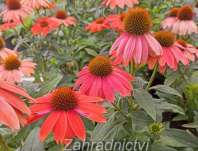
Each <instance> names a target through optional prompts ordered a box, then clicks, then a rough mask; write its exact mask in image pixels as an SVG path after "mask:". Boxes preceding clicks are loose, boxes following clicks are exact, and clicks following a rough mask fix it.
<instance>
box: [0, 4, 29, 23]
mask: <svg viewBox="0 0 198 151" xmlns="http://www.w3.org/2000/svg"><path fill="white" fill-rule="evenodd" d="M31 12H32V9H31V8H30V7H28V6H26V5H22V4H21V2H20V0H6V6H5V8H4V10H3V11H2V12H1V13H0V16H2V17H3V21H4V22H11V21H13V22H19V21H21V20H23V19H24V18H25V17H26V16H28V15H29V14H30V13H31Z"/></svg>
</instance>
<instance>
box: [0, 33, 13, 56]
mask: <svg viewBox="0 0 198 151" xmlns="http://www.w3.org/2000/svg"><path fill="white" fill-rule="evenodd" d="M9 54H16V52H15V51H14V50H10V49H8V48H6V43H5V40H4V39H3V37H0V59H2V58H5V57H6V56H8V55H9Z"/></svg>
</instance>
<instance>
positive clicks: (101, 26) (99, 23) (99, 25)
mask: <svg viewBox="0 0 198 151" xmlns="http://www.w3.org/2000/svg"><path fill="white" fill-rule="evenodd" d="M107 28H108V26H107V25H106V24H105V18H104V17H100V18H98V19H96V20H94V21H93V22H91V23H89V24H88V25H86V27H85V29H86V30H88V31H90V32H92V33H95V32H101V31H103V30H105V29H107Z"/></svg>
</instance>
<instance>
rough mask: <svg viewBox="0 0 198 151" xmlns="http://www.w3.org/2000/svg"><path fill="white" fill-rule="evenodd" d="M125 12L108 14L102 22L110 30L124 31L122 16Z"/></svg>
mask: <svg viewBox="0 0 198 151" xmlns="http://www.w3.org/2000/svg"><path fill="white" fill-rule="evenodd" d="M125 16H126V13H121V14H115V15H109V16H107V17H106V18H105V21H104V24H105V25H107V26H108V28H109V29H110V30H115V31H117V32H123V31H124V23H123V21H124V17H125Z"/></svg>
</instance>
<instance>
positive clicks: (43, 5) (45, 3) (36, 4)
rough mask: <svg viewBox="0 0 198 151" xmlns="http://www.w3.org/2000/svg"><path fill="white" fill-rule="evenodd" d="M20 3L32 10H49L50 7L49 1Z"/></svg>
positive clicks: (29, 0)
mask: <svg viewBox="0 0 198 151" xmlns="http://www.w3.org/2000/svg"><path fill="white" fill-rule="evenodd" d="M21 3H22V4H24V5H26V6H28V7H30V8H33V9H40V8H50V6H51V2H50V1H49V0H22V1H21Z"/></svg>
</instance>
